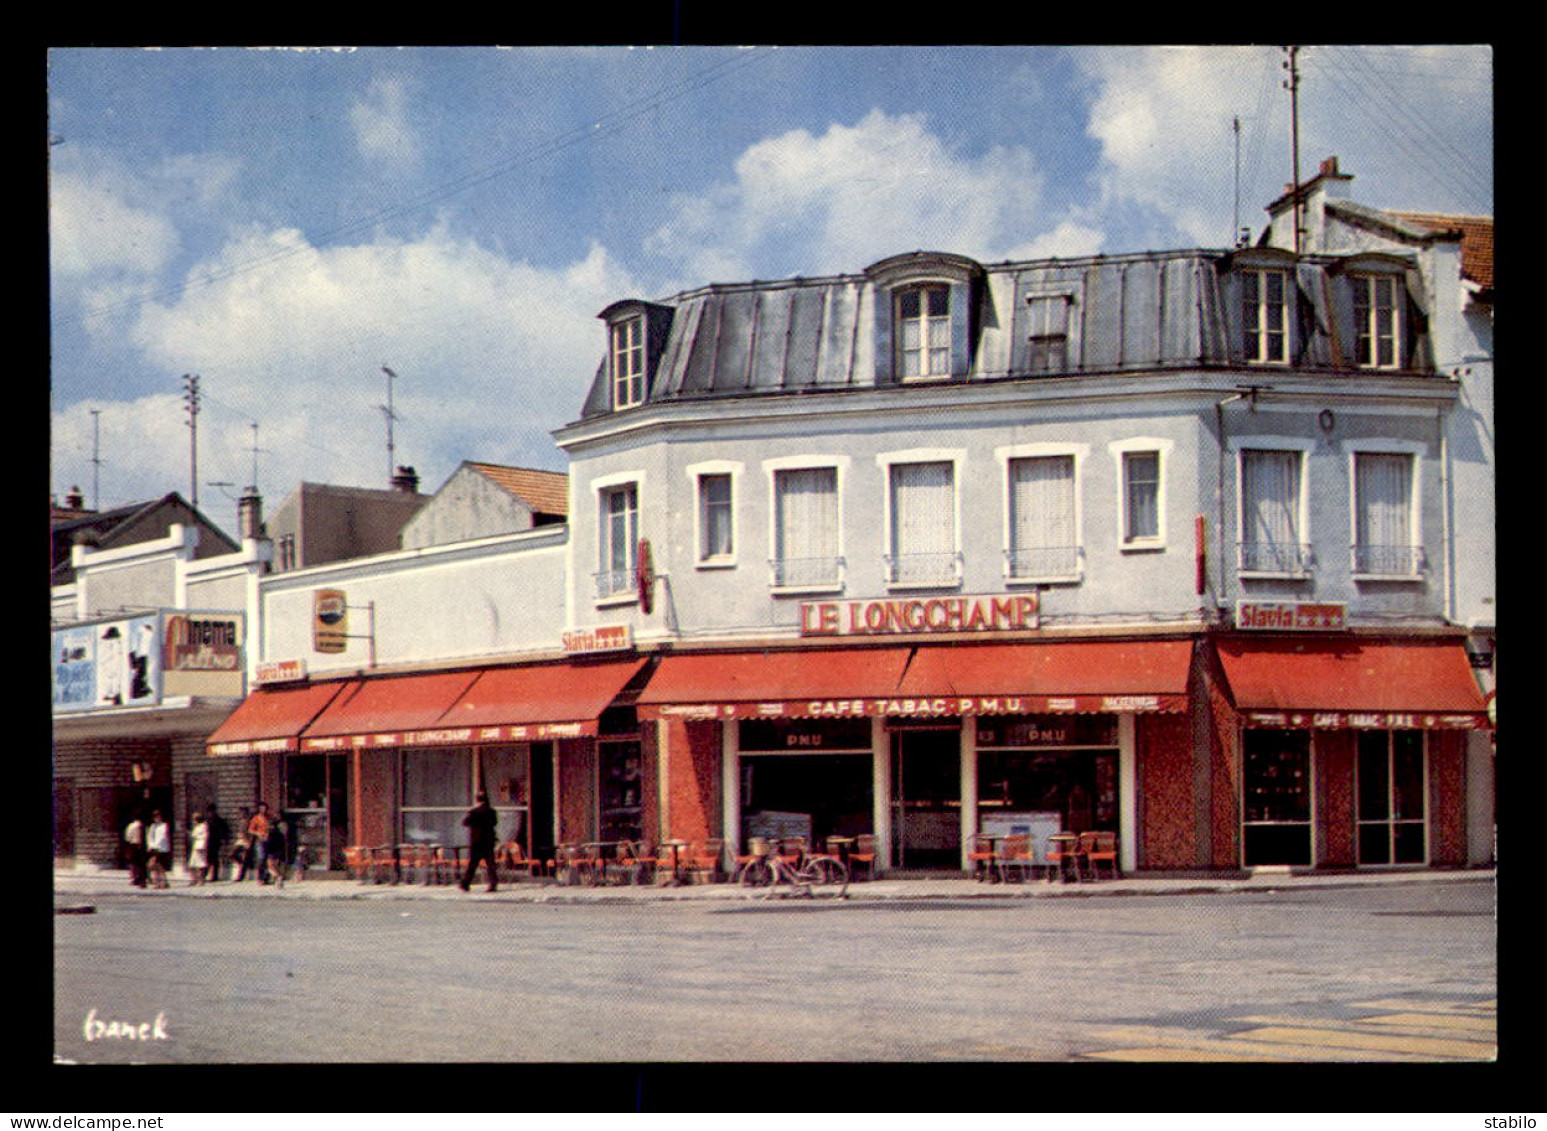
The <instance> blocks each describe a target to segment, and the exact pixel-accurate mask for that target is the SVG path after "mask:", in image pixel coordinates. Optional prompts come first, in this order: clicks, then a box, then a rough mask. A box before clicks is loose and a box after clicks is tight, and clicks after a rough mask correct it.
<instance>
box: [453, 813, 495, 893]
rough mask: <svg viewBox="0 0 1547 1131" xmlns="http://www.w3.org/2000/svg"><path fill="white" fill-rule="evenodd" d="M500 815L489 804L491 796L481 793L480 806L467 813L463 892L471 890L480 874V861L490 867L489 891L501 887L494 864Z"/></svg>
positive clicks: (464, 821) (465, 820) (465, 818)
mask: <svg viewBox="0 0 1547 1131" xmlns="http://www.w3.org/2000/svg"><path fill="white" fill-rule="evenodd" d="M499 820H500V818H499V814H498V813H496V812H495V811H494V807H493V806H492V805H490V804H489V795H488V794H487V793H484V792H482V791H481V790H480V791H479V794H478V804H476V805H474V806H473V807H472V808H471V809H469V810H468V811H467V816H465V817H463V818H462V825H463V827H464V828H466V829H467V871H466V872H465V873H463V875H462V882H461V884H459V885H458V886H459V887H460V888H461V889H462V890H463V891H468V890H470V888H471V885H472V882H473V877H474V876H476V875H477V874H478V864H479V862H480V861H482V862H483V863H486V864H487V865H488V866H489V887H488V890H489V891H494V890H496V888H497V887H498V886H499V884H498V880H497V878H496V875H495V864H494V842H495V837H494V830H495V828H496V827H497V826H498V825H499Z"/></svg>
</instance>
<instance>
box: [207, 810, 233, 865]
mask: <svg viewBox="0 0 1547 1131" xmlns="http://www.w3.org/2000/svg"><path fill="white" fill-rule="evenodd" d="M204 823H205V824H206V825H208V826H209V874H208V875H207V876H206V877H205V878H206V879H208V880H210V881H211V882H213V881H215V880H218V879H220V860H221V854H222V853H224V852H225V850H226V841H228V840H230V839H231V826H230V825H228V824H226V819H225V818H224V817H222V816H221V815H220V810H219V809H217V808H215V804H214V802H211V803H210V807H209V809H207V810H206V811H205V814H204Z"/></svg>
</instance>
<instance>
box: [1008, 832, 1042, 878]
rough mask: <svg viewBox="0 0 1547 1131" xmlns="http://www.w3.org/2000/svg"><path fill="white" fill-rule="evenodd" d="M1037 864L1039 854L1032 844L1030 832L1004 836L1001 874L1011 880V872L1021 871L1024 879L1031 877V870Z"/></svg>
mask: <svg viewBox="0 0 1547 1131" xmlns="http://www.w3.org/2000/svg"><path fill="white" fill-rule="evenodd" d="M1036 866H1037V854H1036V852H1035V850H1033V848H1032V846H1031V836H1030V834H1028V833H1013V834H1011V835H1010V836H1007V837H1005V838H1004V842H1003V844H1002V845H1001V847H1000V850H999V875H1000V878H1001V879H1003V880H1005V881H1006V882H1009V879H1010V873H1011V872H1014V871H1019V872H1020V876H1021V879H1022V880H1029V879H1030V878H1031V870H1032V869H1033V868H1035V867H1036Z"/></svg>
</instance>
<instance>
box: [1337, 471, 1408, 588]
mask: <svg viewBox="0 0 1547 1131" xmlns="http://www.w3.org/2000/svg"><path fill="white" fill-rule="evenodd" d="M1413 464H1414V460H1413V457H1412V456H1411V455H1409V454H1406V453H1401V452H1355V453H1354V561H1353V570H1354V573H1356V574H1362V575H1364V576H1367V577H1381V578H1415V577H1417V576H1419V575H1420V574H1421V572H1422V570H1423V551H1422V549H1421V547H1420V546H1419V545H1418V539H1417V536H1416V527H1417V523H1416V521H1415V518H1414V514H1415V511H1414V507H1413Z"/></svg>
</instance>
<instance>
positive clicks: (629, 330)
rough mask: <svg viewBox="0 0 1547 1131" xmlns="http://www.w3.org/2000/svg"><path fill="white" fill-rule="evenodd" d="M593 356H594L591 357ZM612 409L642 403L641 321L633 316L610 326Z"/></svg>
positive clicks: (643, 348)
mask: <svg viewBox="0 0 1547 1131" xmlns="http://www.w3.org/2000/svg"><path fill="white" fill-rule="evenodd" d="M593 356H594V355H593ZM611 359H612V407H613V408H615V409H621V408H630V407H632V406H634V405H636V404H639V403H640V402H642V401H643V400H644V399H645V319H644V315H642V314H636V315H634V317H632V318H624V319H622V320H620V321H618V322H614V323H613V324H612V350H611Z"/></svg>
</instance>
